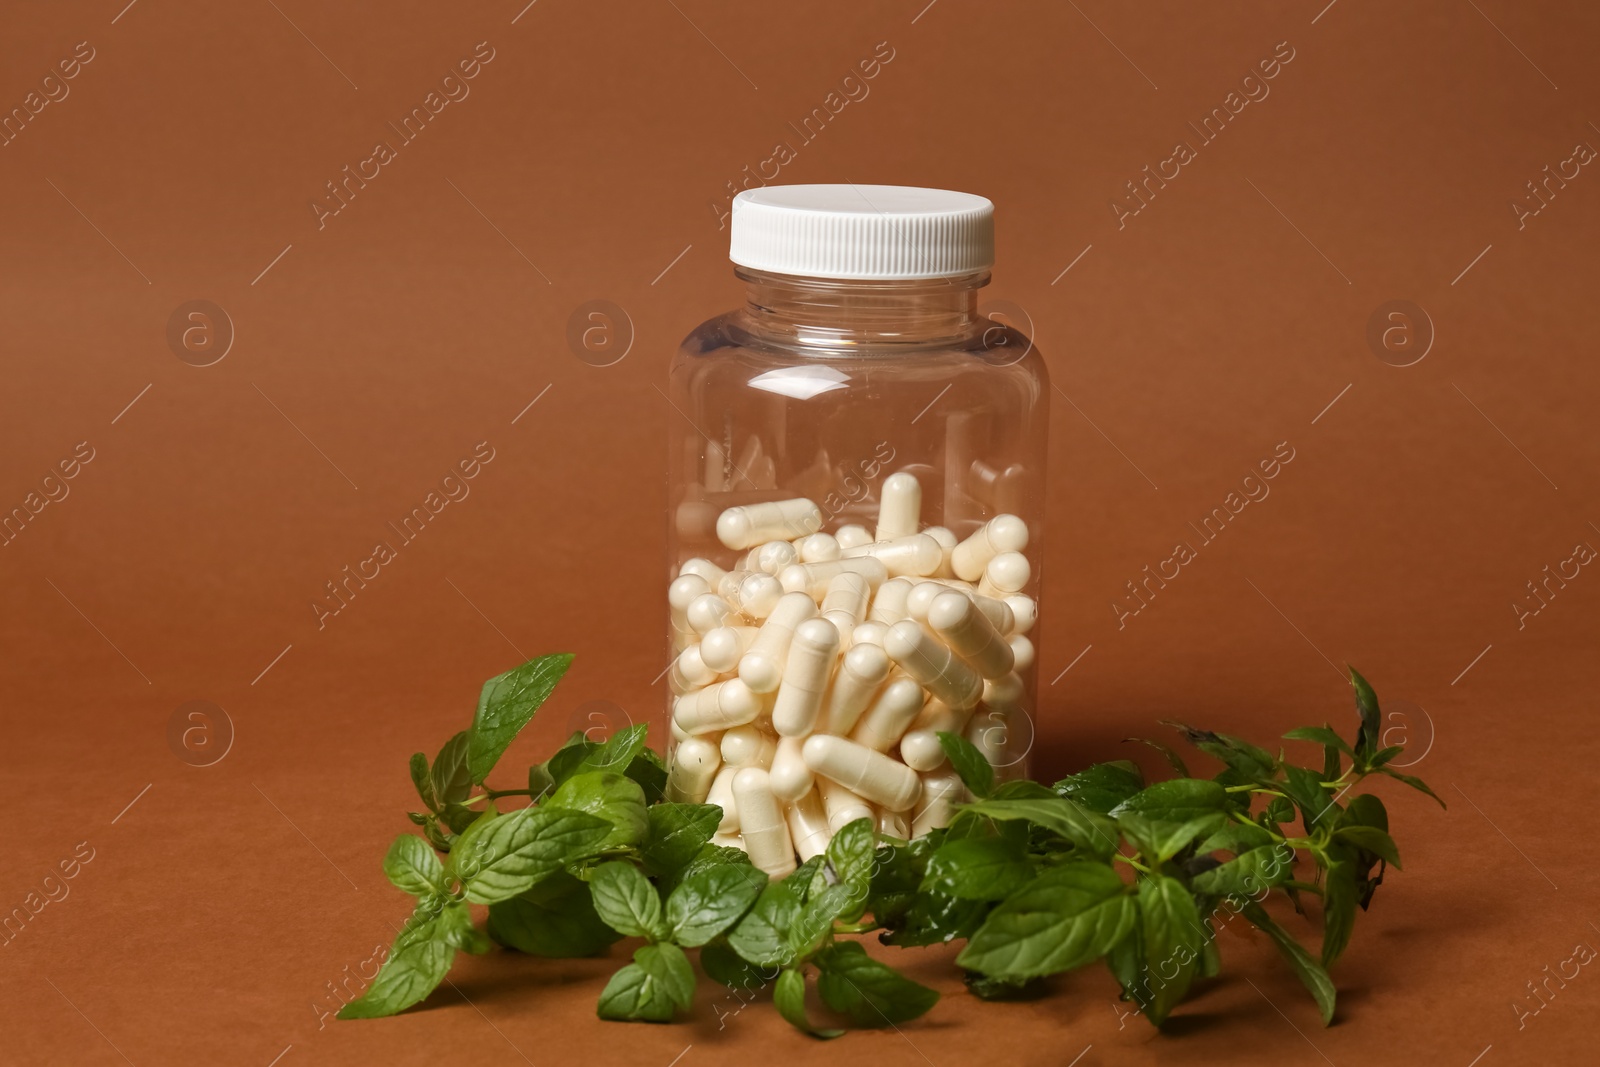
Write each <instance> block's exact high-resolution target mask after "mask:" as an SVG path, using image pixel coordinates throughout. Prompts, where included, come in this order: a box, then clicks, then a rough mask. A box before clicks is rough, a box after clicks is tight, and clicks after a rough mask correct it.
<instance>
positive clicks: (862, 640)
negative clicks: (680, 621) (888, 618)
mask: <svg viewBox="0 0 1600 1067" xmlns="http://www.w3.org/2000/svg"><path fill="white" fill-rule="evenodd" d="M888 632H889V628H888V627H887V626H885V625H884V624H883V623H881V622H864V623H862V624H861V625H859V626H857V627H856V628H855V629H854V630H851V631H850V644H851V645H852V646H854V645H877V646H878V647H879V648H882V647H883V635H884V634H886V633H888ZM701 644H705V642H704V641H702V642H701Z"/></svg>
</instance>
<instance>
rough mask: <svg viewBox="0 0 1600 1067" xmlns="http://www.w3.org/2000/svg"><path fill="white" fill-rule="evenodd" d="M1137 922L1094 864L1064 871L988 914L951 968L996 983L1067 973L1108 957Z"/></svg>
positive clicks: (1113, 882) (1109, 874) (1120, 888)
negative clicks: (996, 980)
mask: <svg viewBox="0 0 1600 1067" xmlns="http://www.w3.org/2000/svg"><path fill="white" fill-rule="evenodd" d="M1136 917H1137V910H1136V908H1135V906H1134V903H1133V898H1132V897H1130V896H1129V895H1128V893H1127V887H1126V886H1124V885H1123V882H1122V879H1121V878H1118V877H1117V872H1115V871H1113V870H1112V869H1111V868H1110V867H1108V866H1105V865H1103V864H1099V863H1068V864H1065V865H1063V866H1061V867H1056V868H1052V869H1050V870H1047V871H1045V872H1044V873H1042V874H1040V875H1039V876H1038V877H1037V878H1035V879H1034V880H1033V881H1032V882H1031V883H1029V884H1028V885H1027V886H1025V887H1023V888H1022V889H1021V890H1020V891H1018V892H1017V893H1014V894H1013V895H1012V896H1011V897H1009V898H1008V899H1007V900H1006V901H1005V902H1004V903H1003V904H1001V905H1000V906H998V907H997V908H995V909H994V910H993V911H992V912H990V913H989V917H988V919H987V920H985V921H984V924H983V925H982V926H981V927H979V928H978V931H977V932H976V933H974V934H973V935H972V938H971V940H970V941H968V942H967V947H966V948H964V949H963V950H962V951H961V955H960V956H958V957H956V963H958V964H959V965H961V966H962V967H966V968H967V969H969V970H974V971H981V972H983V973H984V974H987V975H989V976H991V977H996V978H1034V977H1039V976H1042V975H1046V974H1054V973H1056V972H1058V971H1067V970H1071V969H1072V968H1074V967H1081V966H1082V965H1083V964H1085V963H1088V962H1090V961H1091V960H1095V959H1098V958H1099V957H1101V956H1103V955H1105V954H1106V953H1107V952H1108V951H1110V949H1111V948H1112V946H1114V945H1115V944H1116V943H1117V942H1118V941H1120V940H1122V938H1123V937H1124V936H1125V935H1126V934H1127V933H1128V931H1129V930H1130V929H1132V927H1133V924H1134V921H1135V919H1136Z"/></svg>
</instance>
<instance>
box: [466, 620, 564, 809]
mask: <svg viewBox="0 0 1600 1067" xmlns="http://www.w3.org/2000/svg"><path fill="white" fill-rule="evenodd" d="M571 665H572V653H570V652H558V653H554V654H552V655H548V656H539V657H537V658H536V659H531V660H529V661H528V662H527V663H524V664H523V665H522V666H520V667H518V668H516V669H515V670H510V671H507V672H506V673H504V674H501V675H496V676H495V677H493V678H490V679H489V680H488V681H487V682H484V683H483V691H482V692H481V693H480V694H479V695H478V711H477V714H476V715H475V716H473V719H472V729H471V731H469V734H470V741H469V743H468V746H467V753H466V758H467V766H468V767H469V768H470V769H471V776H472V781H474V782H482V781H483V780H484V779H485V778H487V777H488V776H489V772H490V771H492V770H493V769H494V765H495V764H496V763H498V762H499V760H500V757H501V755H503V754H504V753H505V750H506V747H507V746H508V745H510V744H511V742H512V741H513V740H515V739H516V736H517V734H519V733H521V732H522V728H523V727H524V726H526V725H528V723H529V722H530V721H532V719H533V715H534V712H536V711H538V710H539V705H541V704H543V703H544V702H545V700H546V698H548V697H549V696H550V693H551V691H552V690H554V689H555V687H556V683H557V682H559V681H561V676H562V675H564V674H566V673H567V668H568V667H570V666H571Z"/></svg>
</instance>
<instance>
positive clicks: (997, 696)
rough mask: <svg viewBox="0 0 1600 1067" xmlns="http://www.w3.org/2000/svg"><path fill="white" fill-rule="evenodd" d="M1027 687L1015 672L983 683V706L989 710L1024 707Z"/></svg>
mask: <svg viewBox="0 0 1600 1067" xmlns="http://www.w3.org/2000/svg"><path fill="white" fill-rule="evenodd" d="M1026 692H1027V687H1026V686H1025V685H1023V684H1022V677H1021V676H1020V675H1018V674H1016V673H1015V672H1013V673H1011V674H1007V675H1005V676H1004V677H1001V678H995V679H992V680H990V681H986V682H984V683H983V705H984V707H987V708H1007V709H1009V708H1015V707H1020V706H1021V705H1022V698H1023V696H1024V694H1025V693H1026Z"/></svg>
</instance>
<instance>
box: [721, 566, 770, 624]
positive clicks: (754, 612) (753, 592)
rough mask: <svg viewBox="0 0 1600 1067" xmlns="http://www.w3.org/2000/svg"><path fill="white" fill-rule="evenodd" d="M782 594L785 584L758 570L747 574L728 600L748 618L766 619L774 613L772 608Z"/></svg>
mask: <svg viewBox="0 0 1600 1067" xmlns="http://www.w3.org/2000/svg"><path fill="white" fill-rule="evenodd" d="M782 596H783V586H782V585H780V584H779V583H778V579H776V578H774V577H773V576H772V575H770V574H763V573H761V572H760V571H757V572H755V573H754V574H747V575H745V577H744V579H743V580H742V581H741V582H740V583H739V585H738V587H737V588H736V589H734V591H733V595H732V596H731V597H730V598H729V600H728V602H729V603H730V604H732V605H733V607H734V608H736V609H738V611H739V613H740V614H741V615H743V616H745V617H746V618H749V619H765V618H766V617H767V616H768V615H771V614H772V609H773V608H775V607H777V605H778V599H779V598H780V597H782Z"/></svg>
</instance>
